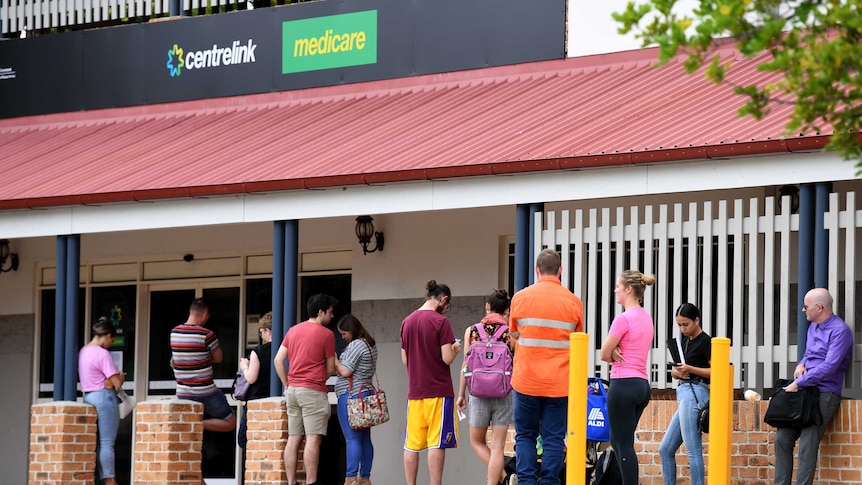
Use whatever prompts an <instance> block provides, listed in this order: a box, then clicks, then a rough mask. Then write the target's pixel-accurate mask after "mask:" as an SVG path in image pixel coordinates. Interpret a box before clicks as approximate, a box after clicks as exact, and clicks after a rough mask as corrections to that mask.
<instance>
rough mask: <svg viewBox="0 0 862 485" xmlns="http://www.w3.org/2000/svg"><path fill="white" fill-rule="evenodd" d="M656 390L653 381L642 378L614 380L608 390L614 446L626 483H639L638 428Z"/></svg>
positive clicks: (634, 484)
mask: <svg viewBox="0 0 862 485" xmlns="http://www.w3.org/2000/svg"><path fill="white" fill-rule="evenodd" d="M651 393H652V390H651V389H650V384H649V381H647V380H646V379H641V378H639V377H629V378H625V379H611V385H610V387H609V389H608V420H609V421H610V423H611V446H613V448H614V453H616V455H617V461H618V463H619V465H620V474H621V475H622V478H623V485H638V457H637V455H636V454H635V429H637V426H638V421H640V419H641V414H643V412H644V409H646V407H647V404H649V398H650V395H651Z"/></svg>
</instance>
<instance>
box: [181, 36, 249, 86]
mask: <svg viewBox="0 0 862 485" xmlns="http://www.w3.org/2000/svg"><path fill="white" fill-rule="evenodd" d="M255 49H257V44H255V43H254V41H253V40H252V39H248V43H247V44H242V42H241V41H239V40H235V41H233V42H232V43H231V45H230V46H229V47H219V46H218V44H213V46H212V49H206V50H200V51H188V52H185V51H184V49H183V48H182V47H180V46H179V45H177V44H174V45H173V47H171V48H170V49H168V62H167V64H166V65H167V68H168V71H169V72H170V73H171V77H179V76H180V75H181V74H182V73H183V69H185V70H187V71H191V70H192V69H208V68H211V67H220V66H230V65H234V64H248V63H251V62H255V61H256V60H255V57H254V50H255Z"/></svg>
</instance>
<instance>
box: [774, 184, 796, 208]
mask: <svg viewBox="0 0 862 485" xmlns="http://www.w3.org/2000/svg"><path fill="white" fill-rule="evenodd" d="M785 195H789V196H790V213H791V214H799V186H798V185H782V186H781V187H779V188H778V196H779V197H784V196H785ZM778 204H779V206H778V207H779V208H781V205H780V204H781V200H780V199H779V201H778Z"/></svg>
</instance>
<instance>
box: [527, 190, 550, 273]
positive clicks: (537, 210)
mask: <svg viewBox="0 0 862 485" xmlns="http://www.w3.org/2000/svg"><path fill="white" fill-rule="evenodd" d="M544 212H545V204H541V203H539V204H530V245H529V248H530V269H532V268H533V267H534V266H535V263H536V257H537V256H538V254H536V250H535V246H534V243H535V241H536V220H537V219H538V220H543V219H544ZM551 249H554V248H551ZM529 275H530V283H531V284H532V283H535V282H536V272H535V271H530V272H529Z"/></svg>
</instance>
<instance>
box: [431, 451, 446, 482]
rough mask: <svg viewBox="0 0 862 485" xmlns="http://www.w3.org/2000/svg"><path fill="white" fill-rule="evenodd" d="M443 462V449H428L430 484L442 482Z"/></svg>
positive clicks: (444, 454)
mask: <svg viewBox="0 0 862 485" xmlns="http://www.w3.org/2000/svg"><path fill="white" fill-rule="evenodd" d="M445 462H446V450H445V449H443V448H431V449H429V450H428V476H429V477H430V478H431V485H442V484H443V465H444V464H445Z"/></svg>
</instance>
